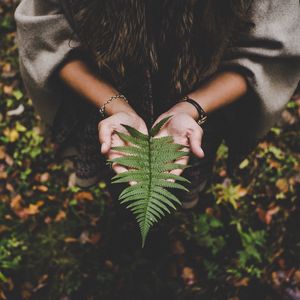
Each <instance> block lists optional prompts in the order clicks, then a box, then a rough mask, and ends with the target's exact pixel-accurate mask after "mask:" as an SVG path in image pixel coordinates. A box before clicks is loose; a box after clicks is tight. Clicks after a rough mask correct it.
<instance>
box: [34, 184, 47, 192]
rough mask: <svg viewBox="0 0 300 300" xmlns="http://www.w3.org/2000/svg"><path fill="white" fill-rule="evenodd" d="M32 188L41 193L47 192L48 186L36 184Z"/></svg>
mask: <svg viewBox="0 0 300 300" xmlns="http://www.w3.org/2000/svg"><path fill="white" fill-rule="evenodd" d="M34 189H35V190H38V191H40V192H42V193H46V192H48V189H49V188H48V187H47V186H46V185H37V186H35V187H34Z"/></svg>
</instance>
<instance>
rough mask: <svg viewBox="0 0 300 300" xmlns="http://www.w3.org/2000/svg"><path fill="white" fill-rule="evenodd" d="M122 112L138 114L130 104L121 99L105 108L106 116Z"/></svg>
mask: <svg viewBox="0 0 300 300" xmlns="http://www.w3.org/2000/svg"><path fill="white" fill-rule="evenodd" d="M120 112H123V113H128V114H135V115H136V112H135V111H134V109H133V108H132V107H131V106H130V104H128V103H127V102H125V101H124V100H123V99H121V98H120V99H115V100H114V101H112V102H111V103H109V104H108V105H106V107H105V114H106V115H107V116H112V115H115V114H117V113H120Z"/></svg>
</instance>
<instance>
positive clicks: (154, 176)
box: [109, 117, 190, 247]
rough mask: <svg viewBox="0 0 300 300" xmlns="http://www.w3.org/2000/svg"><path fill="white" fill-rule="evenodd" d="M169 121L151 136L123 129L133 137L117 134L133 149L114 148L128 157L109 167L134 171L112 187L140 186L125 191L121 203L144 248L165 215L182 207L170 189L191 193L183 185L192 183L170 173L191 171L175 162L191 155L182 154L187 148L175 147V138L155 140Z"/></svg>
mask: <svg viewBox="0 0 300 300" xmlns="http://www.w3.org/2000/svg"><path fill="white" fill-rule="evenodd" d="M169 118H170V117H167V118H165V119H163V120H161V121H160V122H159V123H158V124H156V126H154V127H153V128H152V129H151V131H150V133H149V135H145V134H143V133H141V132H139V131H138V130H136V129H135V128H133V127H131V126H128V125H122V126H124V128H126V130H127V131H128V133H129V135H128V134H125V133H121V132H117V134H118V136H119V137H120V138H121V139H122V140H124V141H126V142H129V143H130V146H121V147H113V148H112V149H113V150H115V151H118V152H120V153H123V154H124V156H122V157H117V158H113V159H111V160H109V163H117V164H119V165H122V166H125V167H128V168H130V170H129V171H128V172H124V173H120V174H117V175H115V176H114V177H113V178H112V183H126V182H132V181H134V182H136V184H135V185H131V186H128V187H126V188H125V189H124V190H123V191H122V193H121V194H120V195H119V201H120V203H121V204H124V205H126V207H127V208H128V209H130V210H131V212H132V213H133V214H134V216H135V218H136V220H137V222H138V224H139V228H140V231H141V236H142V247H144V245H145V241H146V238H147V235H148V232H149V230H150V228H151V227H152V226H153V225H154V223H156V222H158V221H159V220H160V219H161V218H162V217H163V216H165V214H167V213H168V214H170V213H171V210H175V209H176V206H175V205H176V204H179V205H181V202H180V201H179V199H178V198H177V197H176V196H175V195H173V194H172V193H171V192H170V191H169V189H181V190H185V191H188V189H187V188H186V187H185V186H184V185H183V183H190V182H189V180H187V179H186V178H184V177H182V176H178V175H175V174H170V173H169V171H171V170H174V169H185V168H186V167H188V166H186V165H182V164H178V163H175V162H174V161H175V160H177V159H178V158H181V157H183V156H186V155H188V154H189V153H188V152H186V151H182V149H183V148H184V146H183V145H179V144H176V143H174V142H173V138H172V137H171V136H166V137H160V138H155V135H156V134H157V133H158V132H159V131H160V129H161V128H162V126H163V125H164V124H165V123H166V122H167V121H168V120H169ZM178 182H180V183H178Z"/></svg>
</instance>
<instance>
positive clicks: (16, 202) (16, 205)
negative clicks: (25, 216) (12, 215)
mask: <svg viewBox="0 0 300 300" xmlns="http://www.w3.org/2000/svg"><path fill="white" fill-rule="evenodd" d="M21 203H22V196H21V195H19V194H18V195H17V196H15V197H14V198H13V199H12V200H11V201H10V208H11V209H12V210H13V211H18V210H20V209H22V205H21Z"/></svg>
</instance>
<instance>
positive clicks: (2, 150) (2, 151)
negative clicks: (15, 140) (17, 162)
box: [0, 146, 6, 160]
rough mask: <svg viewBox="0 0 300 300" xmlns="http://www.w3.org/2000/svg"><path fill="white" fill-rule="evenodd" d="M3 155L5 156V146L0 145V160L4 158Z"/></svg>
mask: <svg viewBox="0 0 300 300" xmlns="http://www.w3.org/2000/svg"><path fill="white" fill-rule="evenodd" d="M5 156H6V152H5V147H4V146H1V147H0V160H3V159H5Z"/></svg>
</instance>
